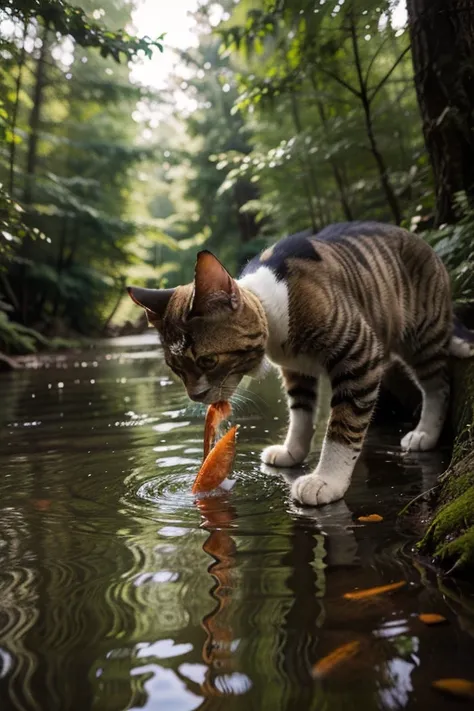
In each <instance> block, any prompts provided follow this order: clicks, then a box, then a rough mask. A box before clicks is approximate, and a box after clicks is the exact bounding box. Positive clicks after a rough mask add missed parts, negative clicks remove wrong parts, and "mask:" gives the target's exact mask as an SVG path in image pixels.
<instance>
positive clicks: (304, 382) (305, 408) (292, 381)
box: [262, 368, 318, 467]
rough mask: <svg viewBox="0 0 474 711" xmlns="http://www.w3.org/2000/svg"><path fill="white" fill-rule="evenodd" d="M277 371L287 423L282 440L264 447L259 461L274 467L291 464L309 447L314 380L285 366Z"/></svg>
mask: <svg viewBox="0 0 474 711" xmlns="http://www.w3.org/2000/svg"><path fill="white" fill-rule="evenodd" d="M281 373H282V377H283V382H284V384H285V389H286V393H287V396H288V408H289V411H290V424H289V427H288V433H287V435H286V439H285V442H284V443H283V444H274V445H271V446H270V447H267V448H266V449H264V450H263V452H262V462H264V464H269V465H270V466H274V467H293V466H295V465H297V464H301V463H302V462H303V461H304V460H305V459H306V457H307V456H308V454H309V451H310V448H311V440H312V439H313V434H314V413H315V410H316V399H317V390H318V380H317V378H313V377H310V376H307V375H301V374H300V373H295V372H293V371H291V370H287V369H286V368H282V369H281Z"/></svg>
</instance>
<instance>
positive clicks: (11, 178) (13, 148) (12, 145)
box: [8, 17, 29, 196]
mask: <svg viewBox="0 0 474 711" xmlns="http://www.w3.org/2000/svg"><path fill="white" fill-rule="evenodd" d="M28 25H29V18H28V17H26V18H25V21H24V24H23V38H22V43H21V50H20V56H19V59H18V75H17V78H16V81H15V101H14V103H13V108H12V115H11V122H10V128H11V132H12V141H11V143H10V158H9V163H10V166H9V183H8V188H9V190H10V195H11V196H13V188H14V185H15V158H16V143H15V131H16V124H17V120H18V109H19V107H20V91H21V82H22V79H23V67H24V65H25V58H26V37H27V34H28Z"/></svg>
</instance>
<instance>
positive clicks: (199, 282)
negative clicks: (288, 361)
mask: <svg viewBox="0 0 474 711" xmlns="http://www.w3.org/2000/svg"><path fill="white" fill-rule="evenodd" d="M128 293H129V294H130V296H131V298H132V299H133V301H134V302H135V303H136V304H138V305H139V306H142V307H143V308H144V309H145V311H146V314H147V317H148V321H149V322H150V323H151V324H153V325H154V326H156V328H157V330H158V332H159V334H160V337H161V342H162V345H163V349H164V355H165V359H166V363H167V364H168V366H169V367H170V368H171V369H172V370H173V371H174V372H175V373H176V374H177V375H178V376H179V377H180V378H181V379H182V381H183V383H184V385H185V387H186V390H187V393H188V395H189V397H190V398H191V399H192V400H196V401H197V402H203V403H206V404H209V403H212V402H217V401H218V400H228V399H229V398H230V397H231V396H232V394H233V393H234V391H235V389H236V388H237V386H238V385H239V383H240V381H241V380H242V378H243V376H244V375H246V374H249V373H252V371H256V370H257V369H258V368H259V366H261V364H262V361H263V358H264V352H265V345H266V341H267V337H268V329H267V321H266V318H265V313H264V311H263V308H262V306H261V304H260V302H259V300H258V299H257V297H256V296H254V295H253V294H252V293H251V292H249V291H248V290H247V289H244V288H242V287H240V286H239V285H238V284H237V282H236V281H235V280H234V279H233V278H232V277H231V276H230V274H229V272H228V271H227V270H226V269H225V268H224V267H223V266H222V264H221V263H220V262H219V260H218V259H216V257H214V255H212V254H211V253H210V252H208V251H206V250H204V251H202V252H199V254H198V256H197V260H196V267H195V274H194V281H193V282H192V283H191V284H186V285H184V286H178V287H176V288H175V289H142V288H140V287H135V286H131V287H128Z"/></svg>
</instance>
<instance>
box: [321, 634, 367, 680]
mask: <svg viewBox="0 0 474 711" xmlns="http://www.w3.org/2000/svg"><path fill="white" fill-rule="evenodd" d="M359 651H360V642H357V641H354V642H347V643H346V644H342V645H341V646H340V647H337V649H335V650H334V651H333V652H331V653H330V654H328V655H327V656H326V657H323V658H322V659H320V660H319V662H316V664H315V665H314V667H313V676H314V677H315V678H316V679H320V678H321V677H323V676H326V674H329V673H330V672H331V671H332V670H333V669H334V668H335V667H337V666H339V665H340V664H342V663H343V662H347V661H348V660H349V659H351V658H352V657H354V656H355V655H356V654H357V652H359Z"/></svg>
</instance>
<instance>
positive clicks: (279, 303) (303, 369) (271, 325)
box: [238, 266, 321, 376]
mask: <svg viewBox="0 0 474 711" xmlns="http://www.w3.org/2000/svg"><path fill="white" fill-rule="evenodd" d="M238 283H239V284H240V285H241V286H243V287H244V288H246V289H248V290H249V291H251V292H252V293H254V294H255V295H256V296H257V297H258V298H259V299H260V302H261V304H262V306H263V308H264V310H265V314H266V317H267V321H268V330H269V338H268V343H267V356H268V359H269V360H270V361H272V363H275V364H276V365H279V366H280V367H283V368H288V369H289V370H293V371H295V372H298V373H303V374H304V375H313V376H317V375H319V374H320V372H321V366H320V364H319V363H318V362H317V359H316V358H313V357H311V356H308V355H297V354H295V353H292V352H291V349H290V347H289V344H288V335H289V330H290V309H289V297H288V287H287V285H286V282H284V281H278V279H277V278H276V276H275V274H274V273H273V272H272V270H271V269H269V268H268V267H265V266H262V267H259V269H257V271H256V272H254V273H253V274H247V275H246V276H244V277H243V278H242V279H240V280H239V282H238Z"/></svg>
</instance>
